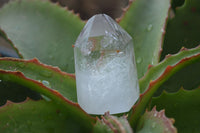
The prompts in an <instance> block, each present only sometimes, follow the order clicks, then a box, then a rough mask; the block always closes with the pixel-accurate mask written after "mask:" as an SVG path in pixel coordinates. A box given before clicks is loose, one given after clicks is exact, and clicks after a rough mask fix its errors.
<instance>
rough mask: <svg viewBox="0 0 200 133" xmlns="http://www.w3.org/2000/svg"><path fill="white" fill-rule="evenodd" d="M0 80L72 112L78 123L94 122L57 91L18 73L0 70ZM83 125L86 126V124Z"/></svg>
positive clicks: (75, 104) (76, 105)
mask: <svg viewBox="0 0 200 133" xmlns="http://www.w3.org/2000/svg"><path fill="white" fill-rule="evenodd" d="M0 79H1V81H5V82H12V83H14V84H17V85H21V86H24V87H26V88H29V89H31V90H33V91H36V92H39V93H40V94H42V95H44V96H46V97H47V98H48V99H50V100H52V101H54V102H55V103H56V104H59V105H60V106H62V108H63V109H65V110H67V112H68V113H70V112H73V114H74V115H77V116H78V117H79V119H80V121H86V122H88V121H90V122H91V123H92V122H94V119H93V118H92V117H90V116H89V115H88V114H86V113H85V112H84V111H83V110H82V109H81V108H80V106H79V105H78V104H77V103H73V102H71V101H69V100H68V99H66V98H65V97H64V96H62V95H61V94H60V93H59V92H58V91H56V90H52V89H50V88H48V87H46V86H45V85H43V84H42V83H41V82H38V81H36V80H32V79H29V78H27V77H25V76H24V75H23V74H22V73H21V72H19V71H6V70H2V69H0ZM0 85H1V84H0ZM85 124H86V125H87V123H85Z"/></svg>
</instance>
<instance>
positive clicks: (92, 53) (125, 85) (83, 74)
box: [74, 14, 139, 114]
mask: <svg viewBox="0 0 200 133" xmlns="http://www.w3.org/2000/svg"><path fill="white" fill-rule="evenodd" d="M74 54H75V72H76V86H77V97H78V103H79V105H80V106H81V107H82V108H83V109H84V110H85V111H86V112H87V113H89V114H104V113H105V112H107V111H109V112H110V114H116V113H122V112H127V111H129V110H130V109H131V107H132V106H133V105H134V103H135V102H136V101H137V99H138V97H139V86H138V79H137V71H136V66H135V59H134V58H135V57H134V50H133V42H132V38H131V36H130V35H129V34H128V33H127V32H126V31H125V30H123V29H122V28H121V27H120V26H119V25H118V24H117V23H116V22H115V21H114V20H113V19H112V18H110V17H109V16H107V15H105V14H98V15H95V16H93V17H92V18H90V19H89V20H88V22H87V24H86V25H85V27H84V28H83V30H82V32H81V33H80V35H79V37H78V39H77V41H76V44H75V48H74Z"/></svg>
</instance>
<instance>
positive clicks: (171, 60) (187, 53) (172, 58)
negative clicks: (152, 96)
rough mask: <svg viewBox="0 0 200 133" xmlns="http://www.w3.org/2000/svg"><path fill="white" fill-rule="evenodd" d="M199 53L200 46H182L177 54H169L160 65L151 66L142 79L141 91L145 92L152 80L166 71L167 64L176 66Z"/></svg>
mask: <svg viewBox="0 0 200 133" xmlns="http://www.w3.org/2000/svg"><path fill="white" fill-rule="evenodd" d="M199 54H200V46H198V47H196V48H194V49H190V50H189V49H185V48H182V49H181V50H180V52H179V53H177V54H175V55H168V56H167V57H166V58H165V60H164V61H162V62H160V63H159V64H158V65H155V66H149V70H148V72H147V73H146V74H145V76H144V77H143V78H141V79H140V92H141V93H143V92H144V91H145V90H147V88H148V86H149V83H150V81H152V80H156V79H158V78H159V77H160V75H162V73H163V72H164V71H165V69H166V68H167V66H174V65H176V64H177V63H178V62H179V61H180V60H181V59H184V58H190V57H192V56H193V55H199ZM197 63H198V62H197ZM174 74H175V73H174Z"/></svg>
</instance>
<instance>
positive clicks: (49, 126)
mask: <svg viewBox="0 0 200 133" xmlns="http://www.w3.org/2000/svg"><path fill="white" fill-rule="evenodd" d="M0 123H1V124H0V130H1V132H3V133H36V132H37V133H64V132H67V133H80V132H88V133H89V132H91V130H92V123H91V121H86V120H84V119H82V118H81V117H80V116H78V115H77V114H76V113H74V112H73V111H70V110H66V109H63V108H62V106H60V105H58V104H55V103H54V102H52V101H50V102H47V101H44V100H40V101H32V100H26V101H25V102H23V103H11V102H7V104H6V105H4V106H3V107H0Z"/></svg>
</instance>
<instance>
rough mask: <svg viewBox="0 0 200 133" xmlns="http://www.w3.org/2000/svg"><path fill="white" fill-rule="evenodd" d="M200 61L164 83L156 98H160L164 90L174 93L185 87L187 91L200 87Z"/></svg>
mask: <svg viewBox="0 0 200 133" xmlns="http://www.w3.org/2000/svg"><path fill="white" fill-rule="evenodd" d="M199 75H200V61H198V62H196V63H193V64H191V65H189V66H187V67H185V68H183V69H182V70H180V71H178V72H177V73H175V74H174V75H173V76H172V77H171V78H170V79H168V80H167V81H166V82H165V83H163V84H162V85H161V86H160V87H159V89H158V90H157V92H156V93H155V95H154V96H159V95H160V94H161V93H162V92H163V90H165V91H167V92H170V93H174V92H177V91H178V90H179V88H181V87H183V88H184V89H186V90H190V89H194V88H197V87H199V86H200V80H199Z"/></svg>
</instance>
